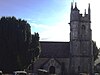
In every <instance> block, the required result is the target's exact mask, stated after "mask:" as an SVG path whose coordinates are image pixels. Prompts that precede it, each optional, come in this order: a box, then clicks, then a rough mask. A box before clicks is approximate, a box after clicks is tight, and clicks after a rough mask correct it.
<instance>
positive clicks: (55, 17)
mask: <svg viewBox="0 0 100 75" xmlns="http://www.w3.org/2000/svg"><path fill="white" fill-rule="evenodd" d="M73 1H74V2H77V6H78V8H79V9H80V12H81V13H83V14H84V9H87V8H88V3H90V4H91V11H92V13H91V19H92V23H91V26H92V30H93V40H94V41H96V42H97V45H98V47H100V35H98V34H97V33H99V32H100V28H99V27H100V25H99V18H98V16H99V17H100V14H99V13H100V11H99V10H98V9H97V8H98V7H100V4H99V0H0V16H15V17H17V18H21V19H25V20H27V21H28V23H29V24H30V25H31V31H32V33H34V32H38V33H39V34H40V40H42V41H44V40H46V41H48V40H49V41H69V29H70V27H69V25H68V23H69V19H70V4H71V2H73Z"/></svg>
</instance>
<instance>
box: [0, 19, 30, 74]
mask: <svg viewBox="0 0 100 75" xmlns="http://www.w3.org/2000/svg"><path fill="white" fill-rule="evenodd" d="M30 43H31V30H30V25H29V24H28V23H27V21H25V20H21V19H16V18H15V17H2V18H1V19H0V70H2V71H3V72H5V73H11V72H13V71H15V70H23V69H25V68H26V67H27V66H28V65H29V63H30V60H31V57H30V52H29V45H30Z"/></svg>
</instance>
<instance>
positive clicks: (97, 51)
mask: <svg viewBox="0 0 100 75" xmlns="http://www.w3.org/2000/svg"><path fill="white" fill-rule="evenodd" d="M98 54H99V49H98V48H97V45H96V42H94V41H93V55H94V61H95V60H96V59H97V58H98Z"/></svg>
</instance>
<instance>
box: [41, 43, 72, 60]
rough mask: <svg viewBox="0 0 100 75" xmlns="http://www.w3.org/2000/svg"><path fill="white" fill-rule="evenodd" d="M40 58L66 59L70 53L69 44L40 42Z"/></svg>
mask: <svg viewBox="0 0 100 75" xmlns="http://www.w3.org/2000/svg"><path fill="white" fill-rule="evenodd" d="M40 46H41V54H40V58H68V57H69V51H70V43H69V42H51V41H40Z"/></svg>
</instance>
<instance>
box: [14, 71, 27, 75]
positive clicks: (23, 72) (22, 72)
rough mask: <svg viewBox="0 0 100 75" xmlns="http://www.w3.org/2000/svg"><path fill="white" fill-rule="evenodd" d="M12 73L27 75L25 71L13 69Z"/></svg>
mask: <svg viewBox="0 0 100 75" xmlns="http://www.w3.org/2000/svg"><path fill="white" fill-rule="evenodd" d="M14 75H27V72H26V71H14Z"/></svg>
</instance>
